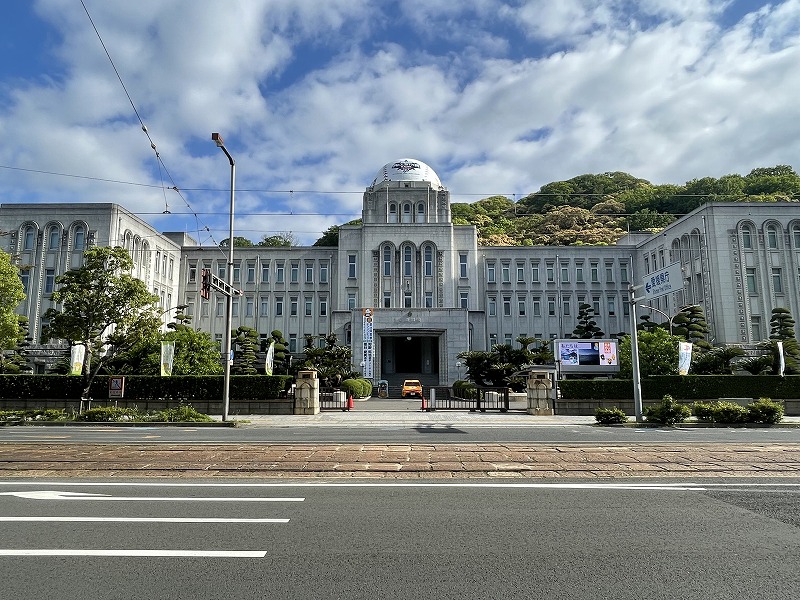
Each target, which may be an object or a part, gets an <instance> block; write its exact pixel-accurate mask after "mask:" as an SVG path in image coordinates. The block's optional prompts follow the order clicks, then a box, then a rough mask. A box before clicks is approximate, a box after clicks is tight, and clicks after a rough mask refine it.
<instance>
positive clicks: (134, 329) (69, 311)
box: [45, 247, 160, 398]
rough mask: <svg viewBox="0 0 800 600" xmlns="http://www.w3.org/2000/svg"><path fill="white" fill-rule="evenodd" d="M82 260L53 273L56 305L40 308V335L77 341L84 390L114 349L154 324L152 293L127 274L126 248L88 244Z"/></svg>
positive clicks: (129, 343)
mask: <svg viewBox="0 0 800 600" xmlns="http://www.w3.org/2000/svg"><path fill="white" fill-rule="evenodd" d="M83 258H84V264H83V266H81V267H80V268H78V269H73V270H71V271H67V272H66V273H64V274H63V275H60V276H59V277H57V278H56V284H57V286H58V287H57V288H56V290H55V291H54V292H53V295H52V300H53V302H54V303H55V304H56V305H58V306H60V307H61V308H60V309H59V308H50V309H48V310H47V312H46V313H45V319H47V320H49V323H50V325H49V327H48V328H47V331H46V332H45V337H46V338H53V337H55V338H61V339H65V340H67V341H68V342H69V343H70V344H72V345H81V346H83V347H84V348H85V350H86V354H85V358H84V363H83V371H82V373H83V378H84V390H83V394H82V397H83V398H86V397H88V396H87V395H88V393H89V387H90V386H91V383H92V380H94V378H95V376H96V375H97V373H98V372H100V370H101V369H102V368H103V366H104V365H105V364H106V363H107V362H108V361H110V360H111V359H113V358H114V357H115V356H116V355H117V354H119V353H121V352H125V351H127V350H129V349H130V348H132V347H134V346H135V345H136V344H137V343H139V342H140V341H141V340H142V339H143V338H146V337H148V336H149V335H151V334H152V332H153V331H157V330H158V328H159V326H160V319H159V312H158V308H157V307H156V303H157V302H158V296H155V295H154V294H151V293H150V292H149V291H148V290H147V285H146V284H145V283H144V282H143V281H141V280H140V279H136V278H134V277H133V276H131V275H130V272H131V270H132V269H133V260H131V257H130V255H129V254H128V251H127V250H125V249H124V248H120V247H114V248H109V247H102V248H101V247H93V248H89V249H88V250H86V251H85V252H84V253H83Z"/></svg>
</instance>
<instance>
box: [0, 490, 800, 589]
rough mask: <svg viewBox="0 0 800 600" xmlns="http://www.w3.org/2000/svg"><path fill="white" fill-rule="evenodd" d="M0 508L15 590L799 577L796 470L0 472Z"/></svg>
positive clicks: (1, 554)
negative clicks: (443, 476) (98, 475)
mask: <svg viewBox="0 0 800 600" xmlns="http://www.w3.org/2000/svg"><path fill="white" fill-rule="evenodd" d="M155 519H158V520H157V521H156V520H155ZM186 519H194V520H192V521H187V520H186ZM230 519H236V521H230ZM0 520H2V521H3V522H2V527H0V576H1V577H2V581H3V588H2V597H3V598H13V599H14V600H33V599H36V600H39V599H41V598H58V599H59V600H61V599H71V598H92V599H93V600H104V599H120V600H121V599H125V600H128V599H130V598H148V599H153V600H156V599H162V598H163V599H167V598H169V599H171V600H174V599H177V598H192V599H195V600H206V599H208V600H211V599H214V600H218V599H220V598H231V599H237V600H244V599H251V598H281V599H290V600H293V599H300V598H302V599H304V600H305V599H309V598H345V599H353V600H357V599H362V598H364V599H366V598H369V599H375V598H392V599H405V598H409V599H410V598H413V599H414V600H421V599H427V598H432V599H433V598H435V599H441V600H447V599H451V598H453V599H459V600H463V598H486V599H489V598H491V599H497V598H526V599H536V598H547V599H561V598H565V599H566V598H571V599H574V598H591V599H597V598H615V599H628V598H630V599H636V600H643V599H662V598H663V599H666V598H670V599H673V598H692V599H693V600H704V599H711V598H713V599H715V600H720V599H723V600H724V599H736V600H743V599H750V598H753V599H755V598H758V599H759V600H773V599H790V598H791V599H794V598H796V597H797V590H798V589H800V571H798V569H797V557H798V555H800V530H799V529H798V527H799V526H800V479H798V478H781V479H779V480H768V481H767V480H764V479H758V480H752V481H751V480H748V479H741V478H740V479H736V480H719V479H715V480H713V481H704V480H688V479H681V480H676V479H675V478H670V479H668V480H657V479H647V480H646V481H642V480H635V481H631V480H626V481H624V482H607V483H602V482H585V481H584V482H580V481H576V482H570V481H569V480H557V481H556V480H547V481H541V482H536V483H524V484H523V483H518V482H508V483H505V482H479V483H476V482H470V481H452V480H451V481H448V482H447V483H442V482H435V481H432V482H414V483H408V482H369V481H359V482H353V481H349V482H342V481H337V480H327V481H325V480H323V481H314V482H309V481H281V482H277V481H274V480H257V481H253V480H231V481H227V482H224V483H218V482H214V483H211V482H190V483H187V482H182V483H177V482H175V481H173V480H161V481H153V480H148V481H142V482H135V481H129V480H126V481H114V482H109V481H100V482H91V483H88V482H84V481H80V480H51V481H43V480H36V481H31V480H24V481H14V480H0ZM223 520H228V521H223Z"/></svg>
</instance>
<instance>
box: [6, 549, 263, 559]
mask: <svg viewBox="0 0 800 600" xmlns="http://www.w3.org/2000/svg"><path fill="white" fill-rule="evenodd" d="M266 555H267V553H266V551H264V552H262V551H250V550H70V549H60V548H57V549H49V550H48V549H30V548H28V549H26V548H19V549H16V548H9V549H3V548H0V556H127V557H131V556H144V557H178V558H264V557H265V556H266Z"/></svg>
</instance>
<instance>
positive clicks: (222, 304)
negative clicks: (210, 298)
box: [217, 300, 225, 317]
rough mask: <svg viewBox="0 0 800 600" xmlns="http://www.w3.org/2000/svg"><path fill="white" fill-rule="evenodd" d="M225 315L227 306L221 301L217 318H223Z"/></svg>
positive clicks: (218, 302)
mask: <svg viewBox="0 0 800 600" xmlns="http://www.w3.org/2000/svg"><path fill="white" fill-rule="evenodd" d="M224 315H225V304H224V303H223V302H222V301H221V300H218V301H217V316H218V317H222V316H224Z"/></svg>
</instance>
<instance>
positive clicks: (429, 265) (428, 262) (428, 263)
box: [424, 246, 466, 277]
mask: <svg viewBox="0 0 800 600" xmlns="http://www.w3.org/2000/svg"><path fill="white" fill-rule="evenodd" d="M424 260H425V277H433V248H431V247H430V246H425V259H424ZM465 277H466V275H465Z"/></svg>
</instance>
